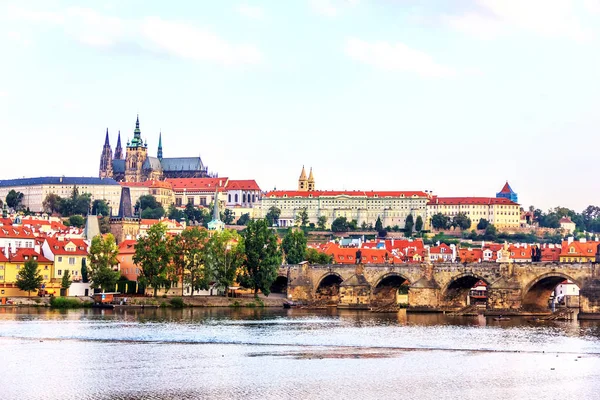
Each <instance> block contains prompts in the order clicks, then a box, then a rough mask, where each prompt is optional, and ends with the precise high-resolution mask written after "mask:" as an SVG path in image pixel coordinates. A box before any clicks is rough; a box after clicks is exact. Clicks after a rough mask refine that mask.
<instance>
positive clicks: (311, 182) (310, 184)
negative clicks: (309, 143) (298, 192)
mask: <svg viewBox="0 0 600 400" xmlns="http://www.w3.org/2000/svg"><path fill="white" fill-rule="evenodd" d="M313 190H315V177H314V176H313V173H312V167H310V174H308V191H309V192H312V191H313Z"/></svg>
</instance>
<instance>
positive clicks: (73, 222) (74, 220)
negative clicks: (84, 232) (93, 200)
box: [68, 215, 85, 228]
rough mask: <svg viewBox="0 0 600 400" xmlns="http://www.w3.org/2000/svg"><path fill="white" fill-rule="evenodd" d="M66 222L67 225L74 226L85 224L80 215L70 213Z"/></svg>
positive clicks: (80, 226)
mask: <svg viewBox="0 0 600 400" xmlns="http://www.w3.org/2000/svg"><path fill="white" fill-rule="evenodd" d="M68 224H69V226H74V227H76V228H83V227H84V226H85V218H83V217H82V216H81V215H71V216H70V217H69V221H68Z"/></svg>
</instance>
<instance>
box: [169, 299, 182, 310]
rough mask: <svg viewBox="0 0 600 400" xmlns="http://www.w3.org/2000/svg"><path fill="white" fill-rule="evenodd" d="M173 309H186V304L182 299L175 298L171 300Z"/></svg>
mask: <svg viewBox="0 0 600 400" xmlns="http://www.w3.org/2000/svg"><path fill="white" fill-rule="evenodd" d="M171 307H173V308H183V307H185V304H184V303H183V299H182V298H181V297H173V298H172V299H171Z"/></svg>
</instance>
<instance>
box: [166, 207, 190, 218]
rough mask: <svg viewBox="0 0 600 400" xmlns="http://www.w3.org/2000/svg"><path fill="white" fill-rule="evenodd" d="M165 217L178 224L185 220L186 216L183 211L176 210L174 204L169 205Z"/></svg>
mask: <svg viewBox="0 0 600 400" xmlns="http://www.w3.org/2000/svg"><path fill="white" fill-rule="evenodd" d="M192 207H193V206H192ZM167 217H168V218H169V219H173V220H175V221H178V222H179V221H181V220H184V219H187V216H186V214H185V213H184V212H183V211H181V210H180V209H178V208H177V207H175V204H171V205H170V206H169V210H168V212H167Z"/></svg>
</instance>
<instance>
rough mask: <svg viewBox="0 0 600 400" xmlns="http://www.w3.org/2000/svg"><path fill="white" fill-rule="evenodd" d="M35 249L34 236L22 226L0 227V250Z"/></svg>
mask: <svg viewBox="0 0 600 400" xmlns="http://www.w3.org/2000/svg"><path fill="white" fill-rule="evenodd" d="M34 247H35V235H34V233H33V231H32V230H31V229H29V228H26V227H24V226H14V225H1V226H0V248H3V249H9V248H10V249H13V250H14V249H20V248H28V249H33V248H34Z"/></svg>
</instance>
